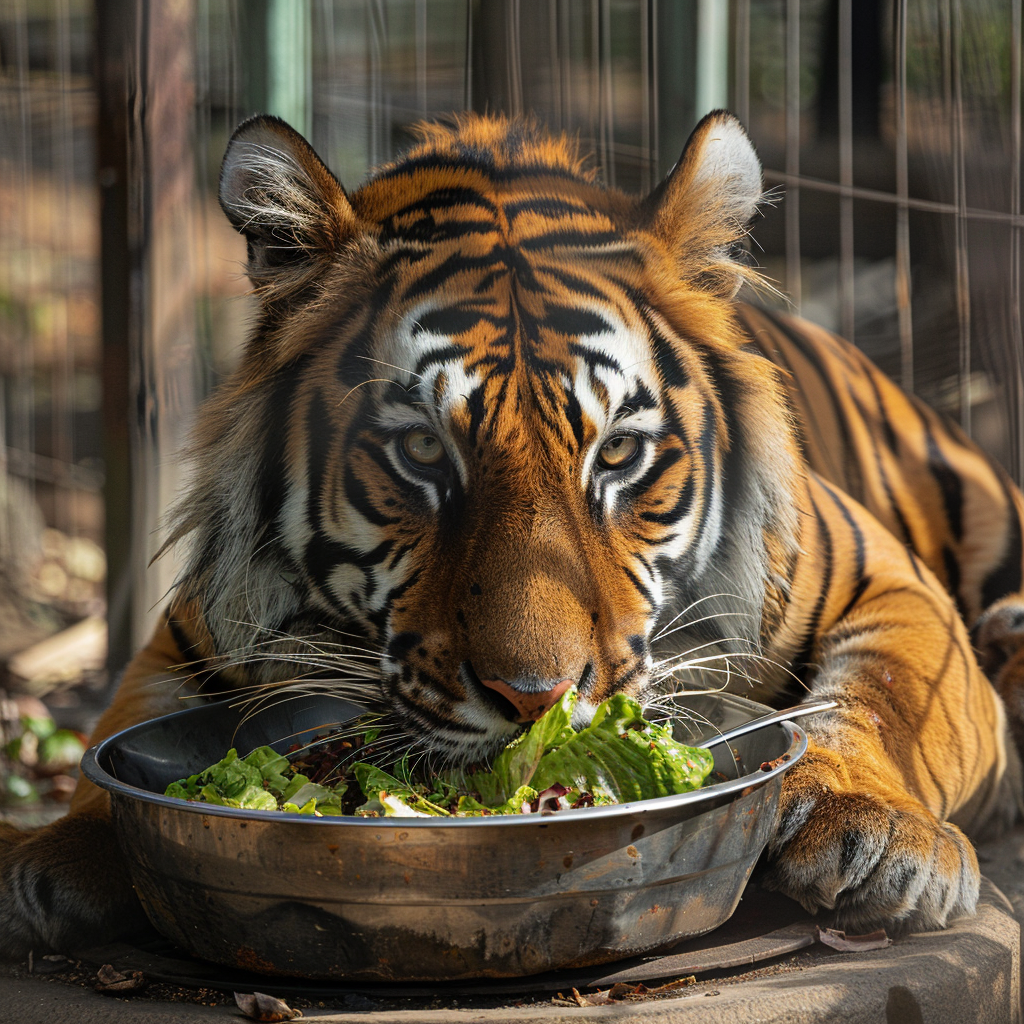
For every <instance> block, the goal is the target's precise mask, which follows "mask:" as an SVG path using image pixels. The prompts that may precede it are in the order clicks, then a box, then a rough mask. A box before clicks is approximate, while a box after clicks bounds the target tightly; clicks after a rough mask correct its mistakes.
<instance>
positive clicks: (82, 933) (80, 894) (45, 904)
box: [0, 814, 145, 959]
mask: <svg viewBox="0 0 1024 1024" xmlns="http://www.w3.org/2000/svg"><path fill="white" fill-rule="evenodd" d="M144 924H145V916H144V914H143V912H142V907H141V905H140V904H139V901H138V899H137V898H136V896H135V892H134V890H133V889H132V885H131V881H130V880H129V876H128V867H127V864H126V863H125V860H124V857H123V855H122V853H121V850H120V848H119V847H118V844H117V840H116V837H115V835H114V831H113V829H112V828H111V825H110V822H109V821H108V820H107V819H105V818H95V817H89V816H86V815H80V814H79V815H69V816H67V817H64V818H60V819H58V820H57V821H55V822H53V823H52V824H50V825H47V826H46V827H45V828H41V829H37V830H36V831H34V832H20V831H18V830H17V829H15V828H13V827H11V826H10V825H3V826H2V827H0V957H2V958H4V959H16V958H19V957H23V956H25V955H26V954H27V953H28V952H29V951H35V952H47V951H50V950H53V951H56V952H72V951H74V950H75V949H84V948H87V947H90V946H96V945H99V944H102V943H104V942H109V941H110V940H111V939H113V938H115V937H117V936H118V935H121V934H124V933H126V932H129V931H134V930H136V929H138V928H139V927H143V926H144Z"/></svg>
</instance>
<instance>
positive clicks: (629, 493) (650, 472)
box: [619, 448, 692, 523]
mask: <svg viewBox="0 0 1024 1024" xmlns="http://www.w3.org/2000/svg"><path fill="white" fill-rule="evenodd" d="M682 457H683V450H682V449H681V448H668V449H666V450H665V451H663V452H662V453H661V454H660V455H659V456H658V457H657V458H656V459H655V460H654V462H652V463H651V464H650V466H648V467H647V469H646V470H645V471H644V474H643V476H641V477H639V478H638V479H636V480H634V481H633V482H632V483H631V484H628V485H626V486H625V487H623V488H622V490H621V491H619V500H620V501H627V502H630V501H633V500H635V499H636V498H637V497H639V496H640V495H641V494H644V493H646V492H647V491H649V490H650V489H651V488H652V487H653V486H654V484H655V481H657V480H658V479H659V478H660V477H661V476H663V475H664V474H665V473H667V472H668V471H669V470H670V469H671V468H672V467H673V466H674V465H675V464H676V463H677V462H678V461H679V460H680V459H681V458H682ZM687 483H688V484H691V486H692V480H687ZM683 489H684V490H685V489H686V488H683ZM676 507H677V508H678V504H677V506H676ZM664 515H665V513H655V512H645V513H644V514H643V516H642V518H644V519H646V520H648V521H649V522H653V523H664V522H673V521H674V517H673V518H670V519H668V520H666V519H665V518H663V517H664Z"/></svg>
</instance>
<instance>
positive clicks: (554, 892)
mask: <svg viewBox="0 0 1024 1024" xmlns="http://www.w3.org/2000/svg"><path fill="white" fill-rule="evenodd" d="M686 706H687V707H688V708H690V709H692V710H693V711H694V712H695V713H696V714H697V715H700V716H703V718H704V719H706V720H707V721H708V722H709V723H711V724H710V725H707V726H704V727H703V729H702V730H701V734H702V735H704V736H707V735H708V733H709V732H713V731H714V730H715V729H720V730H723V731H724V730H726V729H729V728H732V727H733V726H735V725H738V724H740V723H741V722H744V721H747V720H750V719H751V718H755V717H759V716H761V715H762V714H765V713H766V712H768V710H769V709H768V708H766V707H764V706H763V705H760V704H755V703H753V702H752V701H748V700H745V699H743V698H742V697H735V696H731V695H726V694H722V695H700V696H697V695H694V696H693V697H692V698H688V699H687V702H686ZM359 710H360V709H358V708H356V707H355V706H353V705H352V704H349V703H348V702H346V701H343V700H341V699H340V698H332V697H327V696H321V697H310V698H308V699H307V698H304V699H301V700H292V701H288V702H286V703H284V704H281V705H278V706H276V707H274V708H270V709H267V710H266V711H264V712H261V713H259V714H257V715H256V716H255V717H252V718H249V719H247V720H245V721H241V718H242V715H241V712H240V710H239V709H237V708H233V707H230V706H229V705H228V704H227V703H224V702H221V703H214V704H209V705H207V706H205V707H201V708H196V709H194V710H190V711H182V712H179V713H177V714H173V715H168V716H166V717H164V718H158V719H154V720H153V721H149V722H144V723H142V724H141V725H136V726H133V727H132V728H130V729H126V730H124V731H123V732H120V733H117V734H116V735H115V736H111V737H110V738H109V739H106V740H104V741H103V742H102V743H100V744H99V745H98V746H95V747H93V748H92V749H91V750H89V751H88V752H87V753H86V755H85V757H84V758H83V760H82V770H83V772H84V773H85V775H86V777H87V778H88V779H89V780H90V781H92V782H94V783H96V785H98V786H101V787H102V788H104V789H106V790H109V792H110V797H111V805H112V810H113V818H114V823H115V827H116V829H117V832H118V835H119V837H120V840H121V843H122V845H123V847H124V848H125V850H126V852H127V855H128V859H129V861H130V863H131V865H132V880H133V882H134V885H135V889H136V891H137V893H138V895H139V898H140V899H141V900H142V904H143V906H144V907H145V909H146V913H147V914H148V915H149V917H150V920H151V921H152V922H153V924H154V925H155V926H156V928H157V929H158V930H159V931H160V932H162V933H163V934H164V935H165V936H167V937H168V938H169V939H171V940H173V941H174V942H176V943H178V944H179V945H180V946H182V947H184V948H185V949H187V950H189V951H190V952H192V953H194V954H195V955H197V956H199V957H203V958H205V959H207V960H213V961H216V962H218V963H221V964H229V965H231V966H234V967H240V968H245V969H248V970H256V971H260V972H263V973H268V974H278V975H292V976H299V977H306V978H321V979H363V980H366V979H375V980H389V981H414V980H415V981H442V980H453V979H459V978H471V977H511V976H517V975H528V974H534V973H538V972H542V971H548V970H553V969H556V968H568V967H583V966H587V965H592V964H599V963H604V962H607V961H610V960H615V959H618V958H621V957H625V956H633V955H636V954H639V953H644V952H648V951H651V950H655V949H657V948H660V947H665V946H668V945H671V944H673V943H675V942H677V941H679V940H681V939H684V938H688V937H691V936H695V935H700V934H702V933H704V932H708V931H710V930H711V929H713V928H715V927H717V926H718V925H720V924H721V923H722V922H723V921H725V920H726V919H727V918H728V917H729V916H730V915H731V914H732V912H733V911H734V910H735V908H736V904H737V903H738V902H739V899H740V895H741V894H742V892H743V888H744V886H745V884H746V881H747V878H748V877H749V875H750V872H751V870H752V869H753V866H754V862H755V861H756V860H757V857H758V855H759V854H760V852H761V850H762V849H763V848H764V846H765V844H766V843H767V841H768V837H769V835H770V832H771V828H772V826H773V824H774V820H775V815H776V809H777V805H778V798H779V790H780V786H781V783H782V773H783V772H784V771H785V770H786V769H787V768H788V767H790V766H791V765H793V764H794V763H795V762H796V760H797V759H798V758H799V757H801V756H802V755H803V753H804V751H805V750H806V748H807V737H806V735H805V734H804V732H803V730H802V729H800V728H799V727H798V726H796V725H794V724H792V723H789V722H786V723H782V724H777V725H772V726H769V727H766V728H763V729H761V730H759V731H757V732H755V733H751V734H748V735H746V736H743V737H741V738H740V739H738V740H736V741H735V742H734V743H733V744H731V745H727V744H719V745H718V746H716V747H714V748H713V750H714V752H715V754H716V762H715V769H716V771H718V772H721V773H723V774H724V775H725V776H726V777H727V778H729V777H730V776H732V778H729V781H723V782H718V783H716V784H714V785H710V786H706V787H704V788H703V789H700V790H697V791H695V792H692V793H685V794H682V795H679V796H668V797H659V798H657V799H654V800H643V801H638V802H635V803H628V804H619V805H615V806H610V807H594V808H589V809H585V810H577V811H562V812H559V813H557V814H553V815H546V816H543V817H542V816H539V815H527V816H508V817H490V818H461V819H441V820H439V819H436V818H331V817H323V818H311V817H305V816H299V815H295V814H283V813H281V812H276V811H243V810H237V809H234V808H228V807H216V806H210V805H206V804H190V803H186V802H184V801H181V800H175V799H172V798H168V797H165V796H163V795H162V794H163V791H164V789H165V787H166V786H167V784H168V783H170V782H172V781H174V780H175V779H179V778H181V777H183V776H185V775H189V774H192V773H195V772H198V771H201V770H202V769H204V768H206V767H207V766H208V765H210V764H213V763H214V762H216V761H217V760H219V759H220V758H221V757H222V756H223V755H224V752H225V750H226V749H227V748H228V747H229V746H235V747H237V748H238V750H239V752H240V753H244V752H246V751H248V750H251V749H252V748H254V747H256V746H260V745H262V744H269V745H270V746H273V747H275V748H276V749H278V750H281V751H284V750H286V749H287V748H288V746H289V745H291V744H292V743H294V742H295V741H296V739H300V738H312V737H313V736H314V735H320V734H323V733H324V732H326V731H327V728H326V726H327V725H329V724H333V723H338V722H342V721H345V720H347V719H349V718H351V717H354V716H355V715H357V714H358V713H359ZM679 738H680V739H682V740H684V741H687V740H689V741H691V742H692V740H693V737H692V736H691V737H687V736H685V735H680V737H679ZM783 755H789V756H788V759H783ZM764 762H778V763H777V764H775V765H774V766H770V765H765V770H762V769H761V767H760V766H761V765H762V763H764Z"/></svg>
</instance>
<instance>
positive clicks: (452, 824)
mask: <svg viewBox="0 0 1024 1024" xmlns="http://www.w3.org/2000/svg"><path fill="white" fill-rule="evenodd" d="M196 710H201V709H198V708H196V709H189V710H187V711H176V712H174V713H173V716H171V715H168V716H165V717H168V718H170V717H177V716H178V715H188V714H191V713H192V712H193V711H196ZM145 724H147V723H140V724H139V725H133V726H130V727H129V728H127V729H122V730H121V731H120V732H116V733H114V734H113V735H112V736H108V737H107V738H106V739H105V740H102V741H100V742H99V743H97V744H96V745H95V746H93V747H90V748H89V749H88V750H87V751H86V752H85V754H83V756H82V762H81V769H82V774H83V775H84V776H85V777H86V778H87V779H88V780H89V781H90V782H92V783H94V784H95V785H97V786H99V787H100V788H101V789H105V790H107V791H108V792H110V793H112V794H117V795H118V796H122V797H128V798H131V799H135V800H142V801H144V802H145V803H150V804H156V805H158V806H162V807H166V808H167V809H169V810H174V811H180V812H185V813H192V814H199V815H204V816H214V817H222V818H238V819H243V820H257V821H280V822H282V823H287V824H290V825H296V824H302V825H303V826H306V827H324V826H330V825H341V824H344V825H345V826H346V827H356V828H367V829H377V830H378V831H379V830H380V829H381V828H396V829H398V828H400V829H408V828H414V829H415V828H435V829H436V828H480V827H487V826H491V827H494V826H496V825H501V826H508V825H511V826H513V827H528V826H537V825H541V826H548V825H551V824H554V823H556V822H570V821H579V820H587V821H594V820H595V819H597V818H604V817H611V816H615V815H621V814H642V813H645V812H648V811H651V812H653V811H660V810H668V809H670V808H673V807H685V806H686V805H687V804H690V803H698V802H705V801H708V800H715V799H717V798H719V797H728V796H731V795H733V794H735V793H737V792H740V791H742V790H744V789H748V788H750V787H755V786H762V785H764V784H765V783H767V782H769V781H770V780H771V779H773V778H775V776H777V775H781V774H782V773H783V772H785V771H786V770H787V769H788V768H789V767H790V766H791V765H792V764H793V762H794V761H796V760H798V759H799V758H801V757H802V756H803V755H804V752H805V751H806V750H807V734H806V733H805V732H804V730H803V729H802V728H800V726H798V725H796V724H795V723H793V722H776V723H772V724H771V725H769V726H767V727H766V728H782V729H784V730H786V732H787V733H788V734H789V739H790V742H789V747H788V748H787V749H786V751H785V753H784V754H783V755H782V756H780V757H779V758H777V759H776V763H775V765H773V766H772V767H771V768H769V769H768V770H767V771H762V770H761V769H760V768H759V769H757V770H756V771H753V772H749V773H747V774H746V775H741V776H740V777H739V778H737V779H728V780H726V781H725V782H716V783H713V784H712V785H710V786H703V787H702V788H700V789H694V790H691V791H690V792H688V793H676V794H673V795H670V796H659V797H652V798H651V799H649V800H636V801H632V802H630V803H623V804H606V805H603V806H600V807H586V808H580V809H579V810H567V811H558V812H557V813H554V814H544V815H540V814H501V815H489V816H486V817H479V818H443V817H429V818H420V817H408V818H405V817H384V818H363V817H357V816H349V815H324V816H323V817H319V818H318V817H314V816H312V815H308V814H294V813H292V812H289V811H258V810H248V809H245V808H240V807H222V806H220V805H218V804H206V803H198V802H196V803H193V802H191V801H188V800H181V799H179V798H178V797H171V796H164V795H163V794H162V793H154V792H151V791H150V790H147V789H141V788H140V787H138V786H130V785H128V784H127V783H124V782H121V781H120V780H118V779H116V778H114V777H113V776H112V775H110V773H109V772H108V771H107V770H106V769H105V768H103V767H102V765H101V763H100V759H101V758H103V757H104V756H105V755H106V753H107V751H108V750H109V748H111V747H113V746H114V745H115V744H116V743H117V742H118V741H119V740H120V739H121V738H122V737H123V736H125V735H126V734H128V733H130V732H132V731H133V730H134V729H138V728H141V727H142V726H143V725H145Z"/></svg>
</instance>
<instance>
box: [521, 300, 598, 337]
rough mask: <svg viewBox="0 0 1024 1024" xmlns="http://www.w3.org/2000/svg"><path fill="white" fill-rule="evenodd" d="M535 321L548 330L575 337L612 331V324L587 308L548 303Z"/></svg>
mask: <svg viewBox="0 0 1024 1024" xmlns="http://www.w3.org/2000/svg"><path fill="white" fill-rule="evenodd" d="M536 322H537V323H538V324H539V326H541V327H546V328H547V329H548V330H549V331H556V332H557V333H558V334H565V335H569V336H570V337H576V338H579V337H583V336H590V335H594V334H611V333H612V325H611V324H610V323H608V321H607V320H605V319H604V317H602V316H599V315H598V314H597V313H594V312H592V311H591V310H589V309H574V308H573V307H571V306H555V305H549V306H548V307H547V308H546V309H545V310H544V316H543V317H542V318H541V319H540V320H538V321H536Z"/></svg>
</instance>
